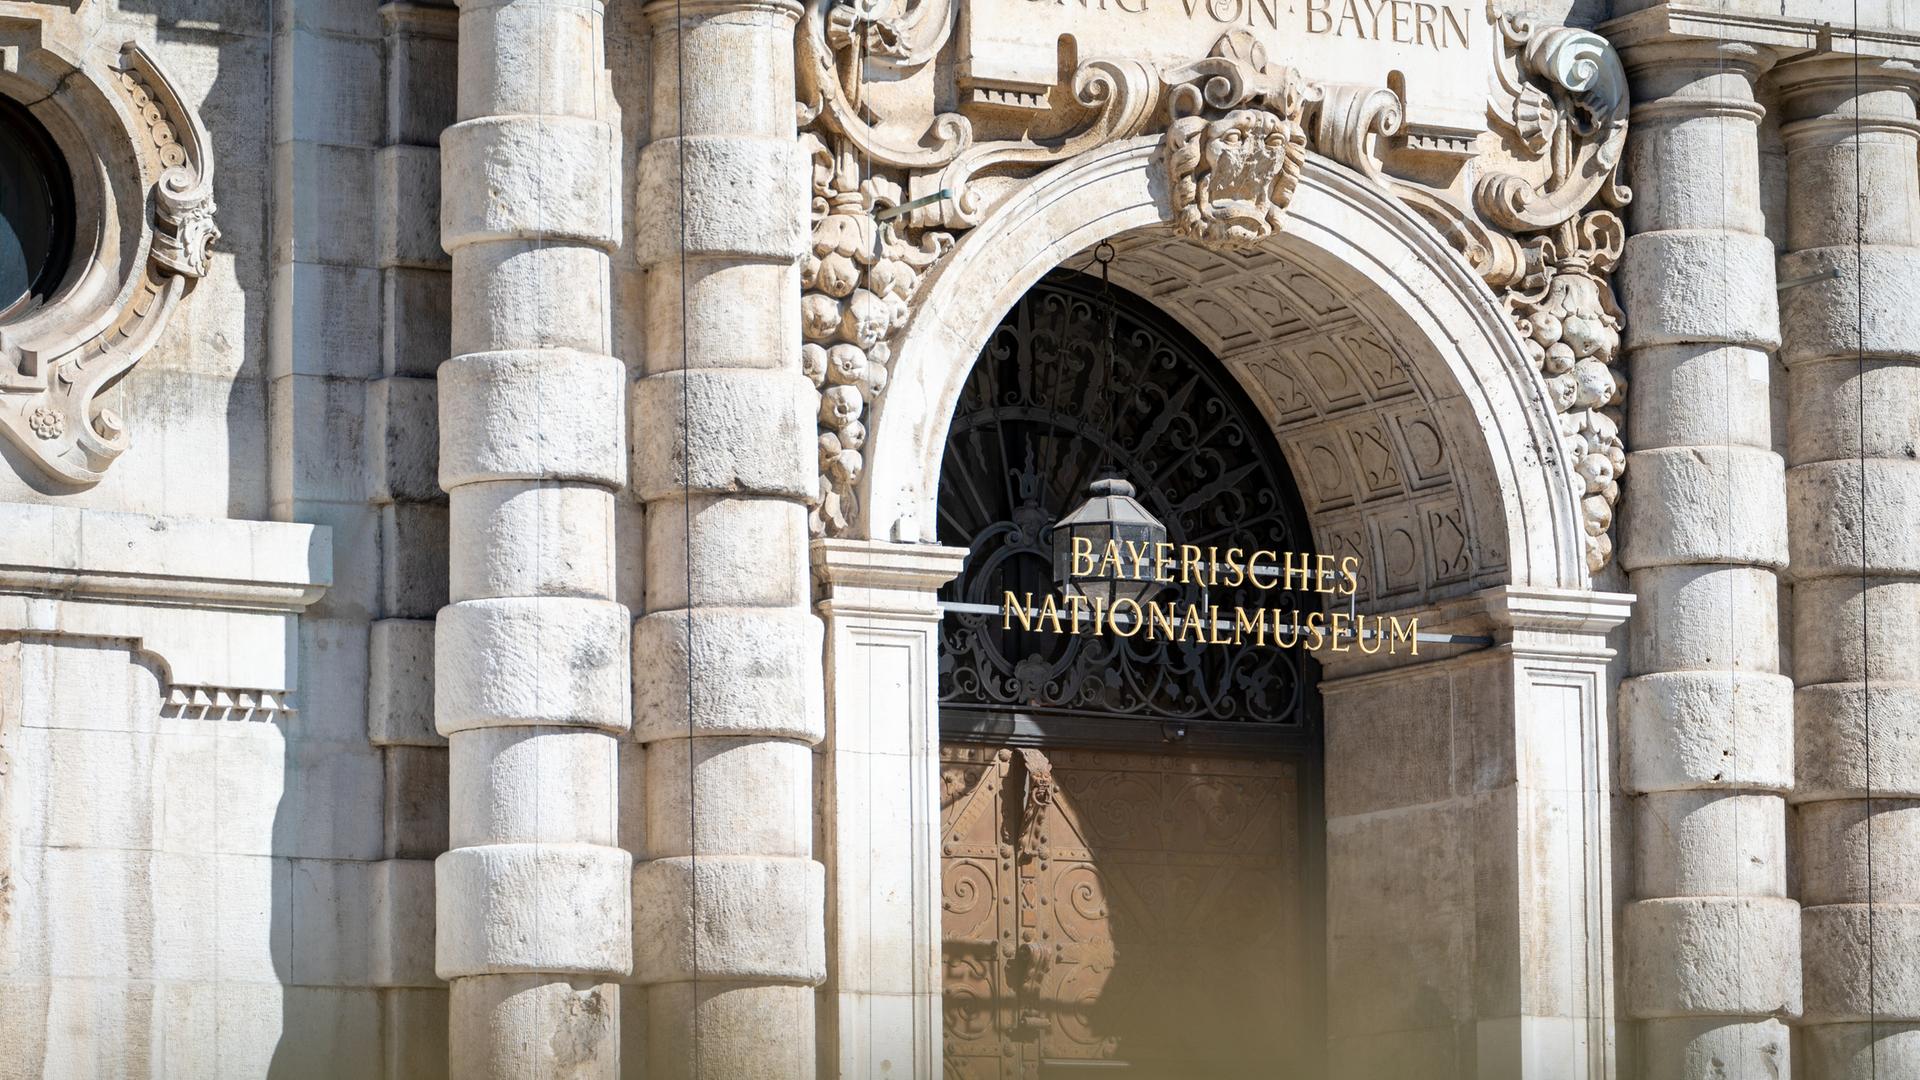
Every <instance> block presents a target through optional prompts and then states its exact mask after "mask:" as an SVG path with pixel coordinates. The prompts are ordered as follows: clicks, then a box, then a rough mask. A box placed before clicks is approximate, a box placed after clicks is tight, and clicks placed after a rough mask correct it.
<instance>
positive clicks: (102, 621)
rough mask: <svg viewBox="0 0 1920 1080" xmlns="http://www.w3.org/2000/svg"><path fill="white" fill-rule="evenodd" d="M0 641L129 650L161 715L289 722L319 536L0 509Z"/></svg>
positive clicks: (282, 526)
mask: <svg viewBox="0 0 1920 1080" xmlns="http://www.w3.org/2000/svg"><path fill="white" fill-rule="evenodd" d="M0 519H3V520H5V521H6V522H7V523H8V527H7V528H6V529H5V530H0V633H12V634H28V635H38V636H51V637H64V636H73V637H90V638H112V639H120V640H126V641H130V642H132V643H133V646H134V647H135V648H137V649H140V650H142V651H144V652H146V653H148V654H149V655H151V656H153V657H154V658H156V659H157V660H158V662H159V666H160V679H161V687H162V697H163V700H162V701H161V702H156V703H155V704H156V708H165V709H166V710H167V711H168V714H169V715H178V716H186V717H196V718H212V719H235V720H240V719H253V720H261V719H272V718H274V717H277V716H280V715H282V714H286V713H291V712H293V711H294V709H295V702H294V699H293V695H294V692H295V691H296V690H297V689H298V686H297V684H298V656H299V635H298V633H297V632H296V625H297V622H298V619H299V616H300V613H301V612H302V611H304V610H305V609H306V608H307V607H308V606H309V605H311V604H313V603H314V602H315V601H316V600H318V599H319V598H320V596H321V594H322V593H324V592H325V591H326V589H327V586H328V585H329V584H331V582H332V566H333V550H332V539H331V538H332V531H331V530H330V529H328V528H327V527H326V526H324V525H307V524H295V523H291V522H275V521H211V520H200V519H190V518H166V517H157V516H154V515H149V514H134V513H120V512H116V511H108V510H87V509H81V508H79V507H70V506H46V505H27V504H20V503H0Z"/></svg>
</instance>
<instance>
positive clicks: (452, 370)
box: [440, 349, 626, 491]
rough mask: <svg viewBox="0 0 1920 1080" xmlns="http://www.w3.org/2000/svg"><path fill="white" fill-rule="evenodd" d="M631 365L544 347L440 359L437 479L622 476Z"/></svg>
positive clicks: (608, 481)
mask: <svg viewBox="0 0 1920 1080" xmlns="http://www.w3.org/2000/svg"><path fill="white" fill-rule="evenodd" d="M625 389H626V367H625V365H623V364H621V363H620V361H619V360H617V359H615V358H613V357H611V356H600V355H593V354H590V353H581V352H574V351H572V350H569V349H546V350H538V351H527V352H498V353H474V354H469V355H465V356H459V357H455V358H454V359H452V360H449V361H447V362H446V363H445V364H442V365H441V366H440V418H441V424H440V486H441V487H443V488H445V489H446V490H448V491H452V490H453V489H454V488H456V487H459V486H460V485H461V484H472V483H478V482H480V481H483V480H577V481H581V482H584V483H600V484H605V485H606V486H608V487H610V488H612V487H618V486H620V484H621V483H622V482H623V481H624V480H625V479H626V461H625V446H624V443H623V440H622V439H621V435H620V431H621V427H622V425H621V423H620V417H621V416H622V415H623V414H624V408H625V402H624V401H623V400H622V398H623V396H624V392H625Z"/></svg>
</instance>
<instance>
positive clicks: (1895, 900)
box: [1796, 797, 1920, 907]
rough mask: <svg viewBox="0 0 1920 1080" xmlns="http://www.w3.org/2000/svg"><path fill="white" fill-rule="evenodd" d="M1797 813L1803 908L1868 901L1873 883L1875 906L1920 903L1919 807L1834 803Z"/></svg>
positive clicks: (1808, 806) (1901, 802)
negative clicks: (1868, 888)
mask: <svg viewBox="0 0 1920 1080" xmlns="http://www.w3.org/2000/svg"><path fill="white" fill-rule="evenodd" d="M1796 812H1797V814H1798V815H1799V821H1800V837H1801V844H1800V902H1801V903H1802V904H1804V905H1806V906H1807V907H1816V906H1819V905H1822V904H1845V903H1851V902H1856V901H1865V900H1868V899H1869V896H1868V894H1867V883H1868V881H1869V880H1871V881H1872V883H1873V894H1872V896H1871V899H1872V900H1873V902H1874V903H1877V904H1916V903H1920V803H1916V802H1913V801H1911V800H1901V799H1882V798H1878V797H1876V798H1875V799H1873V801H1871V802H1868V801H1867V800H1865V799H1832V800H1828V801H1824V802H1811V803H1806V804H1804V805H1802V806H1801V807H1800V808H1799V809H1798V811H1796ZM1869 848H1871V850H1869ZM1869 861H1871V872H1869Z"/></svg>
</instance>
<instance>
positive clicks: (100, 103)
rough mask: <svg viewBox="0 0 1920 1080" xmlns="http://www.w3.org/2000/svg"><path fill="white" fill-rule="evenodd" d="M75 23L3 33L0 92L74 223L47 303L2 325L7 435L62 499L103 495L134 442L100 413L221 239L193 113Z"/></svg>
mask: <svg viewBox="0 0 1920 1080" xmlns="http://www.w3.org/2000/svg"><path fill="white" fill-rule="evenodd" d="M73 18H74V16H72V15H70V14H68V13H64V12H49V13H48V14H46V15H44V16H41V17H38V18H31V17H30V18H26V19H12V20H9V21H8V22H7V23H6V25H5V26H4V27H0V93H5V94H7V95H8V96H11V97H13V98H14V99H15V100H17V101H21V102H23V103H26V104H27V107H28V109H29V111H31V112H32V113H33V115H34V116H35V117H36V118H37V119H39V120H40V121H41V122H42V123H43V124H44V125H45V126H46V127H47V129H48V131H49V132H50V133H51V134H52V135H53V138H54V142H55V143H56V144H57V146H58V147H59V150H60V152H61V153H62V154H63V155H64V156H65V158H66V160H67V163H68V167H69V171H70V173H71V174H72V181H73V192H74V200H75V208H76V212H77V215H78V226H79V227H78V229H77V230H76V234H77V239H76V241H75V250H74V251H72V252H71V253H70V254H69V259H70V262H69V268H68V271H67V274H66V278H65V280H64V282H63V283H62V284H61V285H60V287H59V288H58V290H57V291H56V292H55V294H54V296H53V297H52V298H51V299H50V300H49V301H48V302H47V303H45V304H43V305H40V306H38V307H35V308H32V309H30V310H28V311H26V312H25V313H23V314H20V315H17V316H15V317H14V318H12V319H10V320H9V321H8V322H6V323H5V324H0V433H4V434H5V436H6V437H7V438H8V439H9V440H10V441H11V442H12V443H13V444H14V445H15V446H16V447H17V448H18V449H19V450H20V451H21V456H22V457H23V458H24V459H25V460H26V461H29V462H31V463H33V465H35V466H36V467H37V468H38V469H39V470H40V471H41V472H42V473H44V474H45V479H46V480H47V481H50V482H51V483H52V484H53V485H54V486H55V487H83V486H86V485H90V484H93V483H96V482H98V481H99V480H100V479H101V478H102V477H103V476H104V475H105V472H106V469H107V467H108V466H109V465H111V464H112V463H113V461H114V460H115V459H116V458H118V457H119V456H120V455H121V454H123V453H125V452H126V450H127V448H128V447H129V446H130V445H131V444H132V443H131V436H130V434H129V433H128V432H127V430H126V429H125V427H124V425H123V423H122V420H121V418H120V416H119V415H118V414H117V413H116V412H115V411H114V410H113V409H111V408H108V407H106V406H105V405H102V404H100V402H99V400H98V399H99V397H100V395H101V394H102V393H103V392H104V391H106V390H107V389H109V388H110V387H112V386H113V385H114V384H115V383H117V382H118V381H119V380H120V379H121V378H123V377H125V375H126V374H127V373H128V372H129V371H131V370H132V369H133V367H134V365H135V364H137V363H139V361H140V358H141V357H142V356H144V355H145V354H146V353H147V352H148V350H150V349H151V348H152V347H153V345H154V344H155V343H156V342H157V341H158V340H159V338H160V335H161V333H162V332H163V331H164V330H165V328H166V326H167V323H168V321H169V320H170V319H171V317H172V315H173V312H174V310H175V309H176V308H177V307H178V306H179V305H180V303H181V301H182V300H183V299H184V297H185V296H186V295H187V293H188V292H189V291H190V290H191V289H192V288H193V285H194V283H195V282H196V281H198V280H199V279H200V278H202V277H204V276H206V274H207V273H208V270H209V249H210V247H211V246H212V244H213V243H214V242H215V241H216V240H218V239H219V237H220V230H219V228H218V227H217V226H216V225H215V224H214V202H213V156H212V147H211V143H210V141H209V139H208V136H207V130H206V127H205V125H203V124H202V123H201V120H200V116H199V114H198V113H197V112H196V111H195V110H194V109H193V107H192V106H191V105H190V104H189V103H188V102H187V100H186V99H185V98H184V97H183V96H182V94H181V92H180V90H179V88H178V86H177V85H176V83H175V81H174V80H173V78H172V77H171V76H170V75H169V74H168V73H167V71H166V70H165V69H164V68H163V67H162V66H161V65H160V62H159V60H158V59H157V58H155V57H154V56H153V55H152V54H151V53H149V52H147V51H146V49H144V48H143V47H141V46H140V45H139V44H138V43H137V42H133V41H128V42H126V43H124V44H122V45H120V46H119V47H118V49H117V50H115V51H112V52H108V51H107V50H106V49H105V48H103V47H101V46H98V45H95V44H94V43H93V42H91V41H89V40H86V39H85V37H84V36H83V35H84V30H83V28H82V27H81V26H80V25H78V24H77V23H74V22H73Z"/></svg>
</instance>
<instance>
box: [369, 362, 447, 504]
mask: <svg viewBox="0 0 1920 1080" xmlns="http://www.w3.org/2000/svg"><path fill="white" fill-rule="evenodd" d="M367 414H368V416H367V426H368V429H369V430H368V434H367V447H368V449H369V451H370V455H369V456H371V457H372V459H373V462H372V464H373V476H374V486H373V495H374V499H375V500H377V501H380V502H396V501H399V502H434V501H437V500H439V499H441V498H443V497H444V496H442V494H441V492H440V486H439V485H438V484H437V483H435V479H436V473H437V472H438V468H439V463H440V409H439V403H438V400H437V399H436V397H435V394H434V382H433V380H432V379H406V378H399V377H395V378H387V379H377V380H375V381H373V382H370V383H368V384H367Z"/></svg>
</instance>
